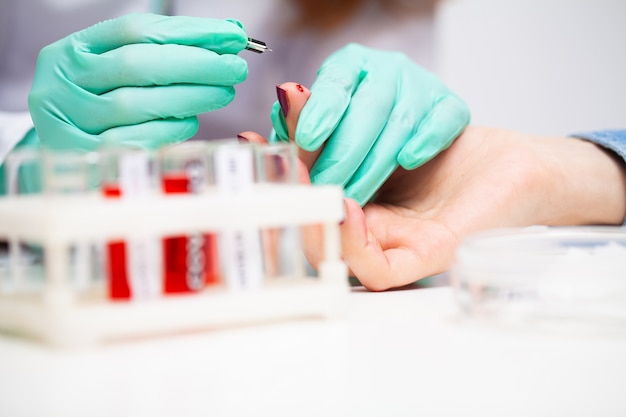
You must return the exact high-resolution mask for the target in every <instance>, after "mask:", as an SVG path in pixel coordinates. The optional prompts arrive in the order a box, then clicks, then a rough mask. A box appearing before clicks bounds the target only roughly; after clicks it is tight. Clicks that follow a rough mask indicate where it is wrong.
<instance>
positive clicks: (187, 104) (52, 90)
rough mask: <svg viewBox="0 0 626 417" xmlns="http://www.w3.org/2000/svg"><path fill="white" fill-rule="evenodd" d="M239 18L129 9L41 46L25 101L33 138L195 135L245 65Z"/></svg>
mask: <svg viewBox="0 0 626 417" xmlns="http://www.w3.org/2000/svg"><path fill="white" fill-rule="evenodd" d="M246 41H247V36H246V33H245V30H244V29H243V27H242V26H241V24H240V23H239V22H236V21H230V20H218V19H201V18H192V17H182V16H174V17H169V16H159V15H153V14H134V15H128V16H123V17H121V18H117V19H113V20H108V21H105V22H101V23H98V24H96V25H94V26H92V27H89V28H87V29H85V30H82V31H80V32H76V33H74V34H72V35H70V36H68V37H66V38H64V39H61V40H59V41H57V42H55V43H53V44H51V45H49V46H47V47H45V48H44V49H42V51H41V53H40V54H39V58H38V60H37V69H36V73H35V78H34V81H33V87H32V89H31V92H30V96H29V100H28V104H29V109H30V112H31V115H32V118H33V122H34V124H35V128H36V130H37V134H38V136H39V139H40V141H41V144H42V145H43V146H45V147H49V148H53V149H79V150H93V149H96V148H97V147H98V146H100V145H102V144H104V145H107V144H122V145H126V146H135V147H139V148H144V149H153V148H158V147H160V146H163V145H167V144H170V143H176V142H180V141H182V140H185V139H188V138H190V137H191V136H193V135H194V134H195V133H196V131H197V128H198V120H197V117H196V116H197V115H198V114H200V113H204V112H208V111H212V110H216V109H219V108H221V107H224V106H226V105H227V104H228V103H230V102H231V101H232V99H233V98H234V95H235V90H234V87H233V85H235V84H238V83H240V82H242V81H244V80H245V79H246V77H247V74H248V67H247V64H246V61H245V60H243V59H242V58H240V57H238V56H237V55H236V54H237V53H239V52H240V51H241V50H243V49H244V48H245V46H246Z"/></svg>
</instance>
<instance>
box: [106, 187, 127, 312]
mask: <svg viewBox="0 0 626 417" xmlns="http://www.w3.org/2000/svg"><path fill="white" fill-rule="evenodd" d="M102 194H103V195H104V196H105V197H107V198H120V197H121V195H122V192H121V190H120V187H119V186H118V185H117V184H105V185H103V186H102ZM126 259H127V257H126V244H125V243H124V241H123V240H119V241H112V242H109V243H107V260H108V265H107V267H108V270H107V273H108V277H107V278H108V280H107V282H108V292H109V298H110V299H112V300H129V299H130V297H131V292H130V285H129V283H128V273H127V270H126Z"/></svg>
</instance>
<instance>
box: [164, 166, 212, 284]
mask: <svg viewBox="0 0 626 417" xmlns="http://www.w3.org/2000/svg"><path fill="white" fill-rule="evenodd" d="M162 187H163V191H164V192H165V193H166V194H186V193H189V192H191V191H190V190H189V179H188V177H187V175H186V173H180V174H177V175H168V176H164V177H163V182H162ZM162 247H163V274H164V291H165V293H166V294H172V293H186V292H193V291H198V290H201V289H202V288H204V287H205V286H206V285H210V284H215V283H217V282H219V265H218V263H217V259H218V258H217V257H218V255H217V238H216V236H215V235H214V234H199V233H198V234H194V235H190V236H173V237H168V238H164V239H163V245H162Z"/></svg>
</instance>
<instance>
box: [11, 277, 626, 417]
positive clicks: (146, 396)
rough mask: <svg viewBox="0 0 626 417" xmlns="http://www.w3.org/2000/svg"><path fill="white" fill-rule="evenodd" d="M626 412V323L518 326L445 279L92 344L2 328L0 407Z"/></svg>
mask: <svg viewBox="0 0 626 417" xmlns="http://www.w3.org/2000/svg"><path fill="white" fill-rule="evenodd" d="M222 415H224V416H252V415H254V416H258V415H262V416H266V415H267V416H499V417H504V416H525V417H526V416H551V417H553V416H603V417H609V416H626V331H625V332H624V333H622V334H621V335H619V334H617V335H615V334H614V335H611V336H608V335H604V336H596V337H581V336H575V335H558V334H546V333H537V332H513V331H510V330H506V329H502V328H494V327H486V326H477V325H476V324H475V323H472V322H468V321H467V320H465V319H463V317H462V316H461V315H460V313H459V311H458V310H457V307H456V304H455V302H454V300H453V297H452V291H451V289H450V288H448V287H443V288H427V289H423V288H422V289H418V288H411V289H407V290H401V291H391V292H385V293H370V292H366V291H363V290H362V289H360V288H354V289H353V291H352V293H351V294H350V295H349V298H348V305H347V312H346V316H345V317H344V318H342V319H337V320H300V321H289V322H280V323H273V324H267V325H263V326H256V327H239V328H229V329H216V330H213V331H208V332H203V333H194V334H182V335H177V336H172V337H164V338H158V339H143V340H136V341H130V342H124V343H118V344H113V345H107V346H102V347H97V348H92V349H88V350H79V351H69V352H68V351H58V350H51V349H49V348H46V347H43V346H40V345H37V344H34V343H31V342H26V341H23V340H20V339H17V338H11V337H8V336H2V337H0V416H3V417H4V416H6V417H18V416H28V417H35V416H63V417H72V416H81V417H83V416H93V417H95V416H103V417H104V416H106V417H111V416H116V417H122V416H133V417H134V416H155V417H156V416H168V417H169V416H185V417H189V416H222Z"/></svg>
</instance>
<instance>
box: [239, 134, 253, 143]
mask: <svg viewBox="0 0 626 417" xmlns="http://www.w3.org/2000/svg"><path fill="white" fill-rule="evenodd" d="M237 139H239V142H243V143H250V141H249V140H248V138H247V137H245V136H241V135H237Z"/></svg>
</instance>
